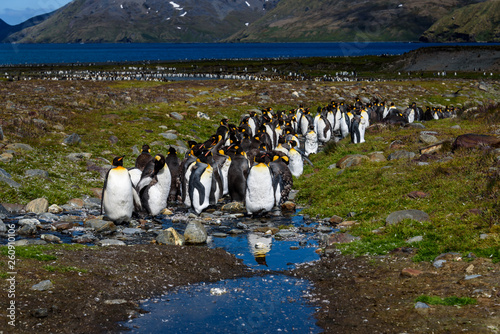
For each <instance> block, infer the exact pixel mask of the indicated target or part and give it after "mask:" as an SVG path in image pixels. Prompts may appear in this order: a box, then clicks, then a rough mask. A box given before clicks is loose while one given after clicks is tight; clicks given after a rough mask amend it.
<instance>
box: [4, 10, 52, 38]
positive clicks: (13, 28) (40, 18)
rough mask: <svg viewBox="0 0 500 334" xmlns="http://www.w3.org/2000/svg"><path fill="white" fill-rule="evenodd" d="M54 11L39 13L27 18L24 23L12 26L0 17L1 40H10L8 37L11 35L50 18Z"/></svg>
mask: <svg viewBox="0 0 500 334" xmlns="http://www.w3.org/2000/svg"><path fill="white" fill-rule="evenodd" d="M52 14H54V12H51V13H47V14H42V15H37V16H34V17H32V18H31V19H29V20H26V21H24V22H22V23H19V24H16V25H13V26H11V25H10V24H7V23H5V21H3V20H2V19H0V42H10V40H9V39H8V38H7V37H8V36H9V35H11V34H13V33H16V32H18V31H21V30H23V29H26V28H29V27H32V26H35V25H37V24H40V23H42V22H43V21H45V20H46V19H48V18H49V17H50V16H51V15H52Z"/></svg>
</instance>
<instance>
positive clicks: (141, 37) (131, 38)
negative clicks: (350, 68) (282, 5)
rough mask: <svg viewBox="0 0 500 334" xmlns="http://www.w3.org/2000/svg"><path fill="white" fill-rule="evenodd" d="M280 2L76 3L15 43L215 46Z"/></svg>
mask: <svg viewBox="0 0 500 334" xmlns="http://www.w3.org/2000/svg"><path fill="white" fill-rule="evenodd" d="M275 2H277V1H265V0H246V1H241V0H240V1H234V0H185V1H178V3H177V2H175V1H164V0H121V1H112V0H74V1H72V2H71V3H69V4H68V5H66V6H64V7H63V8H61V9H59V10H58V11H56V13H55V14H54V15H53V16H52V17H51V18H50V19H48V20H46V21H45V22H43V23H41V24H39V25H37V26H34V27H31V28H28V29H25V30H23V31H20V32H18V33H15V34H13V35H11V36H10V38H11V39H12V40H15V41H18V42H21V43H82V42H83V43H87V42H214V41H218V40H220V39H222V38H226V37H228V36H230V35H231V34H233V33H235V32H236V31H238V30H240V29H241V28H243V27H245V24H250V23H252V22H254V21H255V20H257V19H258V18H260V17H261V16H263V15H264V14H265V13H266V10H267V9H268V8H272V6H273V3H275Z"/></svg>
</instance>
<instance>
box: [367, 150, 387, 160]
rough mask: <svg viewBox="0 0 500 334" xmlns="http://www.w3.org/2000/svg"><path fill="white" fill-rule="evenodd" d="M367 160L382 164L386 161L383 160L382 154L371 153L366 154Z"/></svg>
mask: <svg viewBox="0 0 500 334" xmlns="http://www.w3.org/2000/svg"><path fill="white" fill-rule="evenodd" d="M368 158H369V159H370V161H373V162H382V161H387V159H386V158H385V155H384V152H372V153H369V154H368Z"/></svg>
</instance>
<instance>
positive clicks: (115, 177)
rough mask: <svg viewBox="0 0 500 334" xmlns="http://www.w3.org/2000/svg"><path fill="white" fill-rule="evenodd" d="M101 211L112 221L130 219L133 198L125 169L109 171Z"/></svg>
mask: <svg viewBox="0 0 500 334" xmlns="http://www.w3.org/2000/svg"><path fill="white" fill-rule="evenodd" d="M102 205H103V211H104V213H105V214H106V216H107V217H108V218H109V219H111V220H113V221H124V220H128V219H129V218H130V217H132V212H133V211H134V197H133V194H132V182H131V181H130V176H129V173H128V171H127V169H125V168H123V167H117V168H114V169H113V170H111V171H110V173H109V174H108V179H107V183H106V189H104V193H103V199H102Z"/></svg>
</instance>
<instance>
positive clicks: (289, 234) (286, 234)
mask: <svg viewBox="0 0 500 334" xmlns="http://www.w3.org/2000/svg"><path fill="white" fill-rule="evenodd" d="M296 236H297V233H295V232H293V231H290V230H280V231H279V232H278V233H276V234H275V235H274V237H275V238H276V239H291V238H294V237H296Z"/></svg>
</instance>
